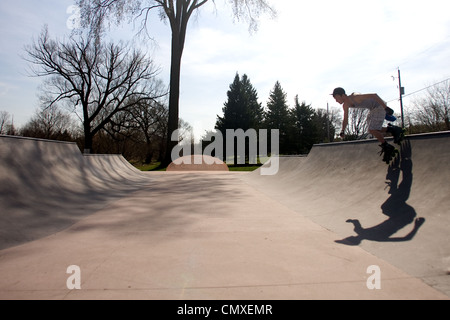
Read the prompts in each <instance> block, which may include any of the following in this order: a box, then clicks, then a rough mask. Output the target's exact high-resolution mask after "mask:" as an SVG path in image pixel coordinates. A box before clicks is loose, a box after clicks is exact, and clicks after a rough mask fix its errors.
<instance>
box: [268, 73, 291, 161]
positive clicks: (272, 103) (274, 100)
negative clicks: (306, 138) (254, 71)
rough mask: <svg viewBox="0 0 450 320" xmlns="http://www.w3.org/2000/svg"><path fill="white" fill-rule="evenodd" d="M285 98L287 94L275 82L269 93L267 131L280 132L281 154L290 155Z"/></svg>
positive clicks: (288, 119)
mask: <svg viewBox="0 0 450 320" xmlns="http://www.w3.org/2000/svg"><path fill="white" fill-rule="evenodd" d="M286 97H287V94H286V93H285V92H284V91H283V88H282V87H281V85H280V82H278V81H277V82H276V83H275V87H274V88H273V90H272V91H271V92H270V96H269V100H268V102H267V112H266V126H267V129H269V130H271V129H278V130H280V153H281V154H285V153H290V151H289V150H290V139H289V136H290V134H289V131H290V130H289V128H290V127H291V117H290V113H289V106H288V105H287V98H286Z"/></svg>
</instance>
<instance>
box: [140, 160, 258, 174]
mask: <svg viewBox="0 0 450 320" xmlns="http://www.w3.org/2000/svg"><path fill="white" fill-rule="evenodd" d="M260 166H261V165H236V166H235V165H229V166H228V168H229V169H230V171H242V172H245V171H247V172H250V171H255V170H256V169H258V168H259V167H260ZM135 167H136V168H138V169H139V170H141V171H166V168H161V163H160V162H154V163H151V164H145V165H135Z"/></svg>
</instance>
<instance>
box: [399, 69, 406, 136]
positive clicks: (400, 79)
mask: <svg viewBox="0 0 450 320" xmlns="http://www.w3.org/2000/svg"><path fill="white" fill-rule="evenodd" d="M398 89H399V92H400V109H401V112H402V128H404V127H405V115H404V113H403V95H404V94H405V88H404V87H402V78H401V77H400V68H398Z"/></svg>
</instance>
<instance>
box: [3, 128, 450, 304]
mask: <svg viewBox="0 0 450 320" xmlns="http://www.w3.org/2000/svg"><path fill="white" fill-rule="evenodd" d="M399 148H400V147H399ZM378 149H379V147H378V145H377V142H376V141H373V140H365V141H357V142H348V143H333V144H326V145H316V146H314V147H313V149H312V150H311V152H310V154H309V155H308V156H307V157H280V158H279V159H278V160H279V164H278V165H279V169H278V172H277V174H276V175H261V169H259V170H257V171H255V172H251V173H236V172H227V171H197V172H196V171H180V172H140V171H138V170H137V169H135V168H134V167H133V166H131V165H130V164H129V163H128V162H127V161H126V160H125V159H124V158H123V157H122V156H120V155H83V154H82V153H81V152H80V151H79V149H78V147H77V146H76V144H74V143H64V142H56V141H44V140H37V139H27V138H19V137H9V136H0V188H1V192H0V210H1V214H0V274H1V275H2V276H1V277H0V299H170V300H178V299H186V300H190V299H200V300H203V299H208V300H221V299H237V300H259V299H273V300H280V299H287V300H299V299H375V300H381V299H412V300H422V299H433V300H434V299H445V300H448V299H449V297H450V245H449V243H450V241H449V240H450V236H449V232H448V231H449V227H450V216H449V209H448V208H449V207H450V197H449V195H450V187H449V183H448V182H449V179H450V174H449V172H450V171H449V169H448V162H449V159H450V132H442V133H436V134H424V135H416V136H408V137H407V138H406V140H405V141H404V143H403V145H402V147H401V148H400V149H401V150H400V153H401V154H400V156H399V158H398V159H396V160H395V161H394V162H393V163H392V164H391V165H390V166H388V165H386V164H385V163H383V162H382V161H381V160H380V158H379V157H378V155H377V151H378ZM272 161H273V160H272ZM270 165H272V163H271V162H270V161H269V163H267V164H266V166H270ZM73 265H75V266H78V267H79V268H80V270H81V274H80V282H81V288H80V289H69V288H68V286H67V280H68V278H69V277H70V274H68V273H67V269H68V267H69V266H73ZM371 266H377V267H378V268H379V270H380V271H381V276H380V279H379V283H380V285H381V287H380V288H375V289H373V288H372V289H371V288H369V287H368V279H369V278H370V276H371V274H370V273H368V270H369V268H370V267H371Z"/></svg>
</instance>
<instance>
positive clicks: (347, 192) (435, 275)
mask: <svg viewBox="0 0 450 320" xmlns="http://www.w3.org/2000/svg"><path fill="white" fill-rule="evenodd" d="M379 149H380V148H379V147H378V143H377V142H376V141H372V140H370V141H362V142H350V143H338V144H326V145H317V146H314V148H313V149H312V151H311V153H310V154H309V156H308V157H307V158H296V157H285V158H283V157H281V158H280V168H279V172H278V174H277V175H275V176H261V175H260V173H259V172H254V173H252V174H251V175H248V176H246V177H244V178H243V179H244V180H245V181H246V182H248V183H249V184H251V185H252V186H254V187H256V188H257V189H259V190H260V191H263V192H264V193H266V194H267V195H268V196H270V197H272V198H274V199H277V201H279V202H280V203H281V204H283V205H286V206H288V207H289V208H290V209H292V210H294V211H296V212H298V213H299V214H301V215H303V216H305V217H307V218H309V219H311V220H312V221H314V222H316V223H318V224H320V225H321V226H323V227H325V228H327V229H328V230H331V231H333V232H335V233H336V239H335V241H336V243H339V244H340V245H342V246H360V247H362V248H364V249H365V250H367V251H369V252H371V253H372V254H374V255H376V256H378V257H381V258H383V259H385V260H386V261H389V262H391V263H392V264H394V265H395V266H397V267H400V268H401V269H403V270H405V271H406V272H408V273H409V274H411V275H414V276H416V277H419V278H421V279H423V280H424V281H425V282H426V283H428V284H430V285H431V286H433V287H435V288H437V289H439V290H441V291H443V292H446V293H447V294H450V275H449V274H450V168H449V161H450V132H445V133H439V134H427V135H416V136H410V137H408V138H407V139H406V141H405V142H404V144H403V145H402V147H401V156H400V157H399V158H398V159H397V160H396V161H394V162H393V163H392V165H391V166H387V165H386V164H385V163H383V162H382V161H381V158H380V157H379V156H378V155H377V152H378V151H379Z"/></svg>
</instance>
